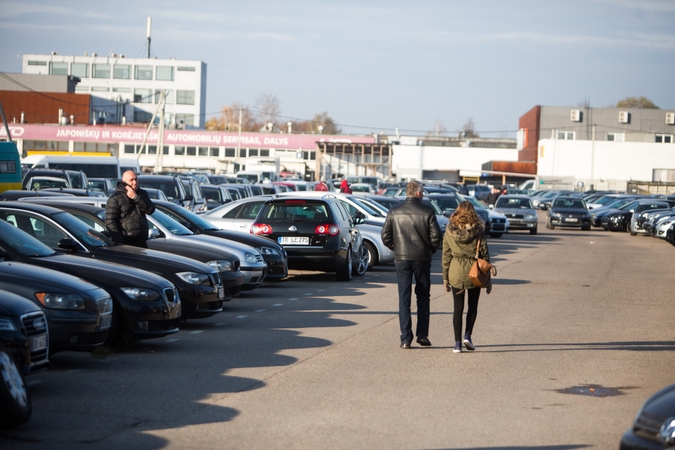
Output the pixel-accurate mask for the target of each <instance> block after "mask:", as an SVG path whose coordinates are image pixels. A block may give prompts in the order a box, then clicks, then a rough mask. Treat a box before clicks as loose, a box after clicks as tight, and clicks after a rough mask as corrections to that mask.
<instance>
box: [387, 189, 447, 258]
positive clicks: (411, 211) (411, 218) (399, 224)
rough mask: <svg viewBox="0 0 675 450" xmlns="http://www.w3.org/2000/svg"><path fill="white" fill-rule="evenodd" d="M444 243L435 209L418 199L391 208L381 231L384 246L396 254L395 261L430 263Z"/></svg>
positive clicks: (414, 198) (411, 199) (413, 198)
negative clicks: (442, 242)
mask: <svg viewBox="0 0 675 450" xmlns="http://www.w3.org/2000/svg"><path fill="white" fill-rule="evenodd" d="M441 239H442V236H441V228H440V227H439V226H438V221H437V220H436V214H435V212H434V210H433V208H431V207H430V206H427V205H424V204H422V201H421V200H420V199H419V198H417V197H407V198H406V199H405V201H404V202H402V203H401V204H399V205H396V206H394V207H392V208H391V209H390V210H389V213H388V214H387V219H386V220H385V222H384V227H383V228H382V242H383V243H384V245H386V246H387V247H388V248H389V249H391V250H393V251H394V261H431V258H432V255H433V254H434V253H435V252H436V250H437V249H438V246H439V245H440V243H441Z"/></svg>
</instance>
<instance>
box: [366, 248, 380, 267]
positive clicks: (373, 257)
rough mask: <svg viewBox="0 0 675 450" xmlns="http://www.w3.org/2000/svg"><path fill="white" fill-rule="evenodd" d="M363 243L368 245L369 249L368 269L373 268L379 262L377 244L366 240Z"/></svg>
mask: <svg viewBox="0 0 675 450" xmlns="http://www.w3.org/2000/svg"><path fill="white" fill-rule="evenodd" d="M363 245H364V247H366V250H368V269H372V268H373V266H374V265H375V264H377V262H378V258H377V250H375V246H373V244H371V243H370V242H364V243H363Z"/></svg>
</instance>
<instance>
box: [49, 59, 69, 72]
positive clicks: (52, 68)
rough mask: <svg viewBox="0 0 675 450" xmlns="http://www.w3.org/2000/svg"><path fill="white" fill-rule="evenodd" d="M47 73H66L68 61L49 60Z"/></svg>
mask: <svg viewBox="0 0 675 450" xmlns="http://www.w3.org/2000/svg"><path fill="white" fill-rule="evenodd" d="M49 74H50V75H68V63H64V62H50V63H49Z"/></svg>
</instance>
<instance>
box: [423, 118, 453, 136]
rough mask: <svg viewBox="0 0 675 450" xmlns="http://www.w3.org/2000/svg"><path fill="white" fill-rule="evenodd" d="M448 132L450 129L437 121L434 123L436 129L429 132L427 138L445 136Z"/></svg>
mask: <svg viewBox="0 0 675 450" xmlns="http://www.w3.org/2000/svg"><path fill="white" fill-rule="evenodd" d="M447 132H448V129H447V128H445V126H444V125H443V122H441V121H440V120H436V123H434V129H433V130H431V131H428V132H427V136H443V135H444V134H445V133H447Z"/></svg>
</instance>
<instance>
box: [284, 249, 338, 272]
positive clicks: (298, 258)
mask: <svg viewBox="0 0 675 450" xmlns="http://www.w3.org/2000/svg"><path fill="white" fill-rule="evenodd" d="M286 251H287V252H288V268H289V269H298V270H318V271H324V272H332V271H335V270H338V269H340V268H342V267H344V265H345V262H346V260H347V250H346V249H344V250H343V249H340V250H338V251H337V252H335V251H327V250H317V249H307V248H303V249H302V250H297V251H296V250H295V249H289V248H287V249H286Z"/></svg>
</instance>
